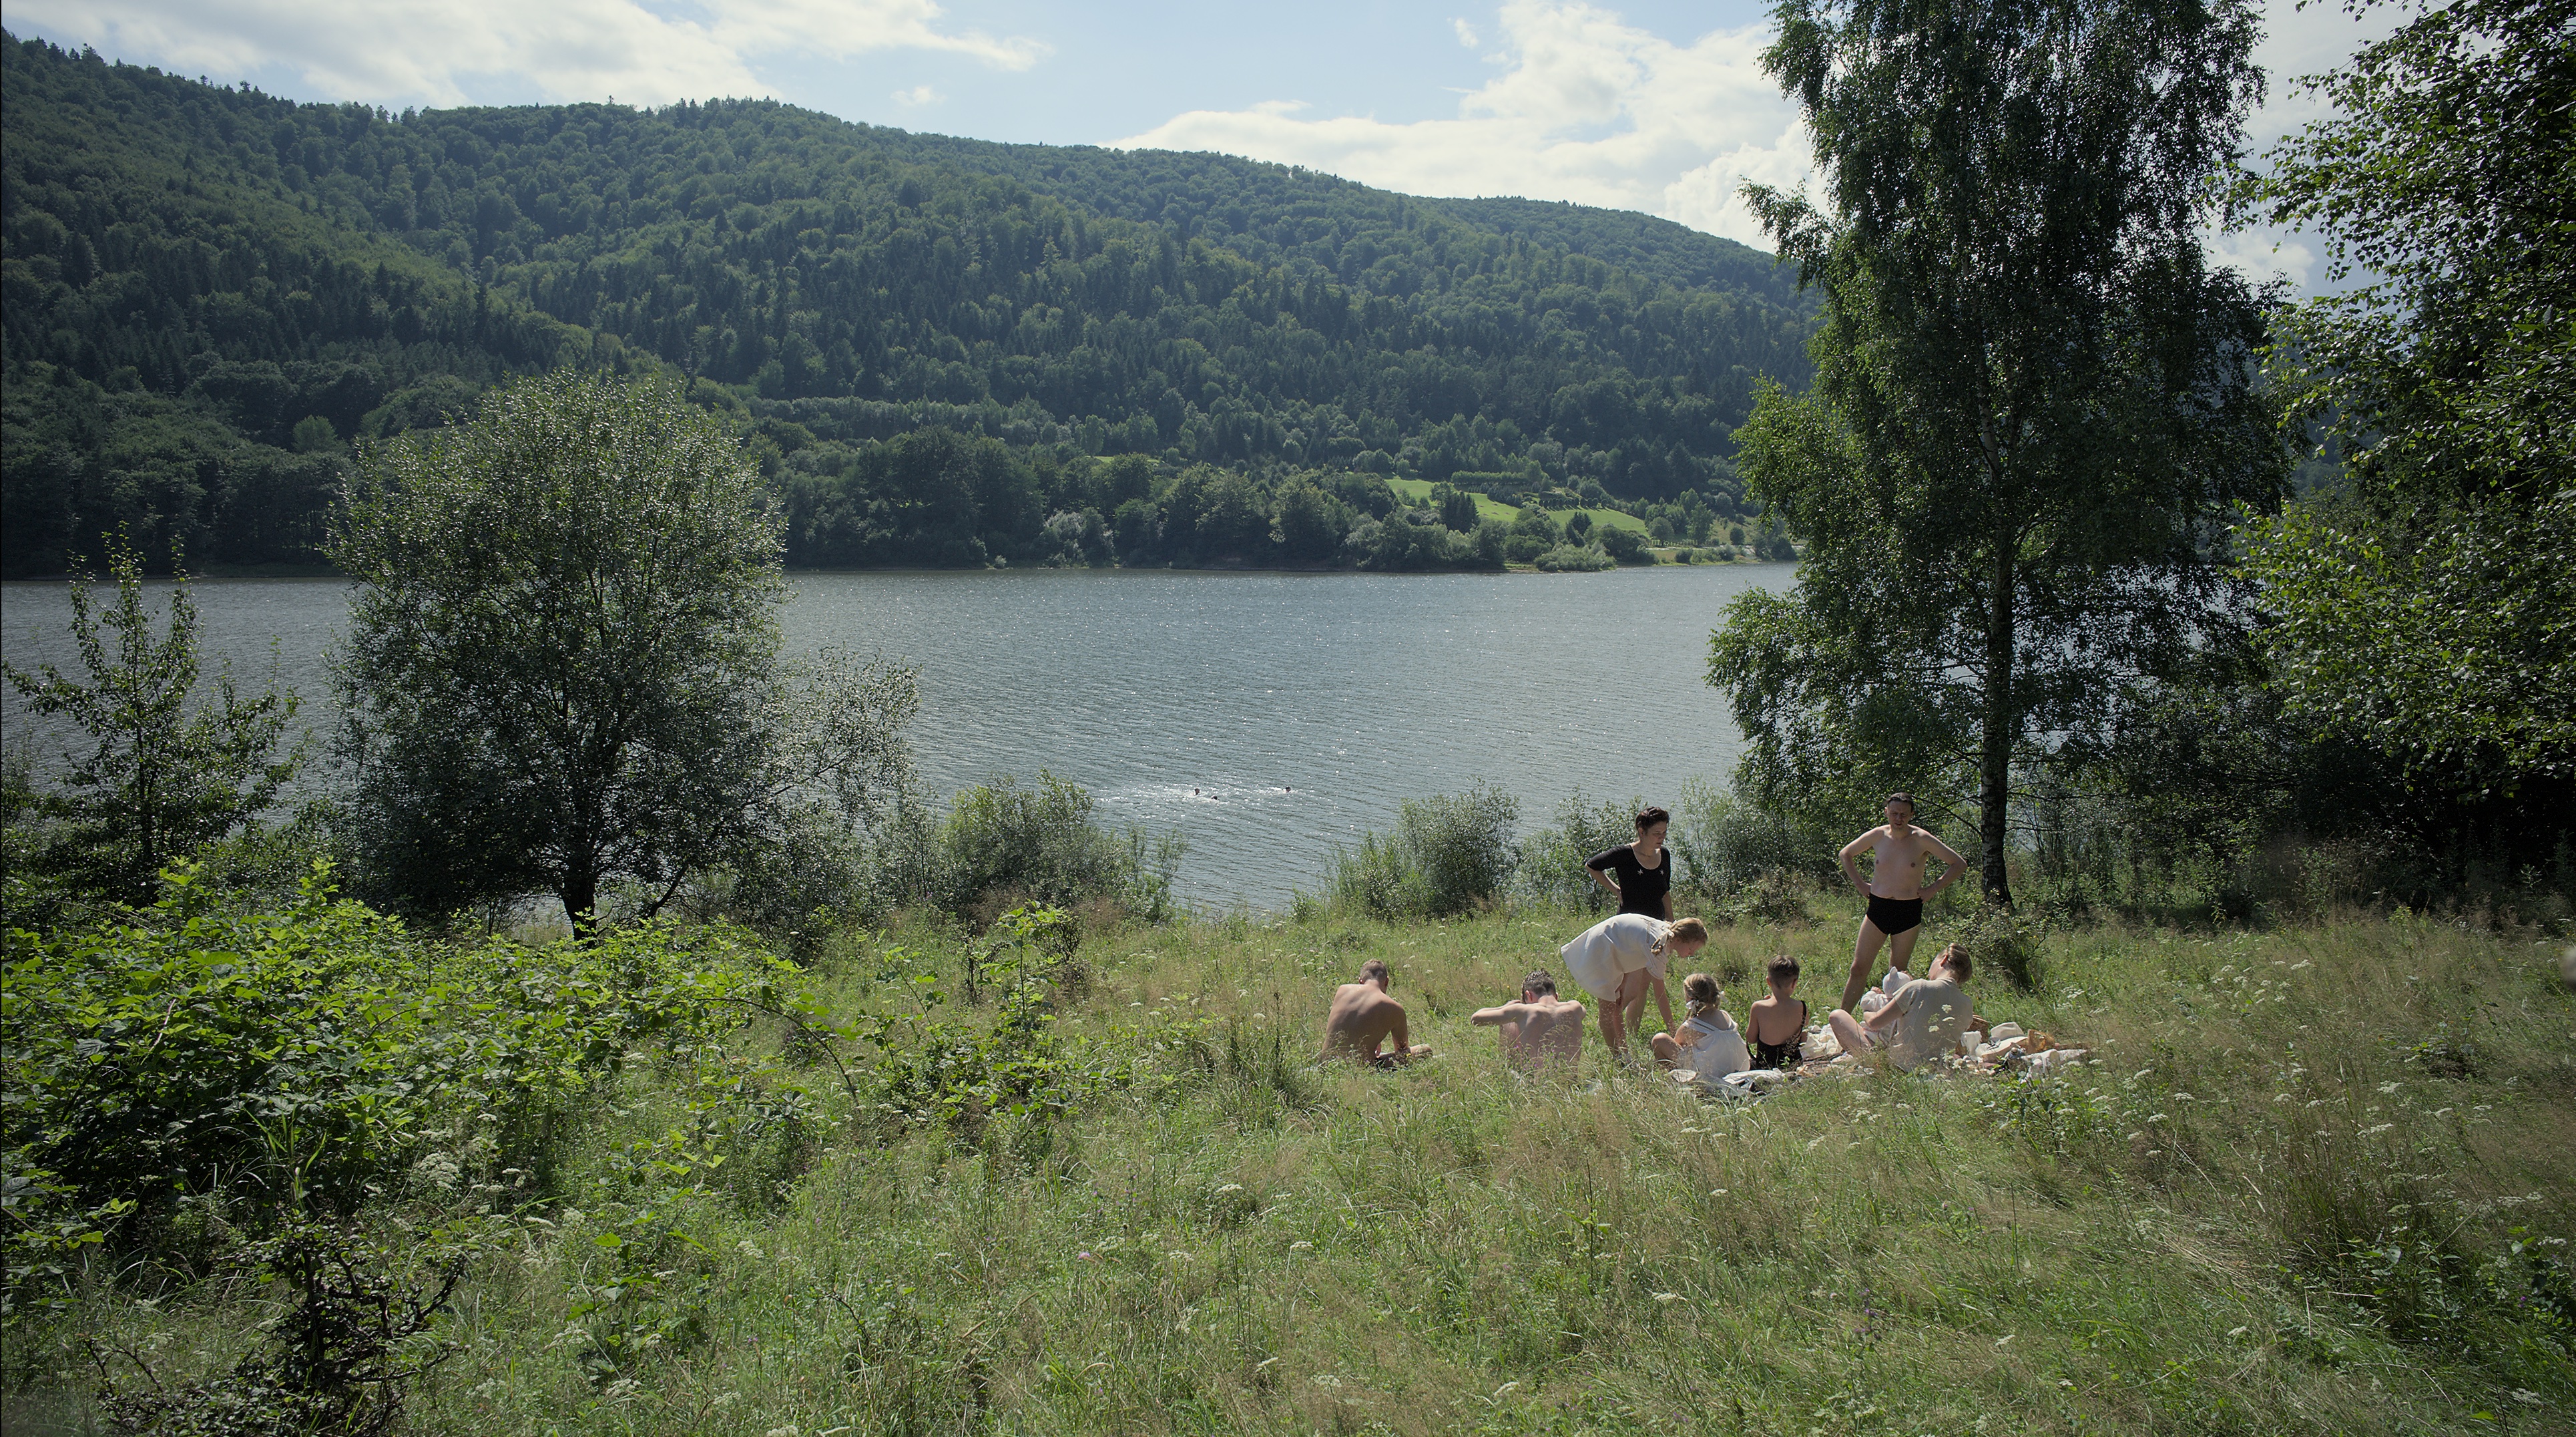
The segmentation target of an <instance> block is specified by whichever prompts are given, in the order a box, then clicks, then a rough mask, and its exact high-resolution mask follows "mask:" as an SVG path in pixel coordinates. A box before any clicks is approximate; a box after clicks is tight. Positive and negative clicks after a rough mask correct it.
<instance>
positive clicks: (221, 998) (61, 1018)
mask: <svg viewBox="0 0 2576 1437" xmlns="http://www.w3.org/2000/svg"><path fill="white" fill-rule="evenodd" d="M791 971H792V970H788V969H786V968H785V966H784V965H783V964H782V963H781V962H780V961H779V960H777V959H774V958H770V957H767V956H765V955H761V954H758V953H755V952H752V951H750V950H748V949H747V948H745V947H744V946H743V945H742V944H741V943H740V942H739V941H738V940H737V938H736V936H735V935H734V934H733V933H731V932H729V931H727V930H723V929H708V930H683V929H679V928H675V927H672V926H670V925H652V926H647V927H641V928H634V929H628V930H625V931H623V932H619V933H616V934H613V935H609V936H606V937H604V938H600V939H597V940H594V941H589V942H583V943H578V944H562V945H557V946H554V947H550V948H541V949H531V948H527V947H525V946H523V945H520V944H516V943H512V942H510V941H508V940H506V939H497V938H496V939H492V940H489V941H487V942H485V943H483V944H481V945H480V946H478V947H475V948H472V949H469V950H465V951H462V952H449V953H446V954H445V955H443V956H441V955H440V954H439V953H438V952H437V950H435V949H432V948H431V947H429V946H428V945H426V944H422V943H418V942H416V941H414V940H413V939H412V938H411V937H410V936H409V935H408V934H407V933H406V932H405V930H404V929H403V927H402V925H401V924H400V923H399V922H397V921H396V920H394V919H392V918H388V917H386V916H384V915H382V914H379V913H376V912H374V911H372V910H370V909H368V908H366V907H364V906H363V905H361V904H357V903H353V902H348V901H345V900H341V899H339V898H337V897H335V896H334V895H333V893H332V891H331V889H330V884H329V874H328V871H327V870H324V869H317V870H316V871H315V872H314V873H312V874H310V875H308V877H307V880H306V883H305V887H304V890H303V892H302V894H301V895H300V897H299V898H298V900H297V901H296V902H295V903H293V904H290V905H287V906H286V907H285V908H284V909H283V910H282V911H279V912H271V913H233V912H225V911H217V910H212V909H211V908H210V907H209V906H208V904H207V900H206V898H205V895H204V894H203V893H202V891H201V890H200V889H198V888H197V886H196V885H195V884H194V883H193V881H192V875H190V874H188V873H185V872H182V873H179V874H177V875H176V876H175V877H174V880H173V882H172V883H171V884H170V891H169V892H168V894H167V895H166V896H165V897H164V898H163V900H162V902H161V904H160V905H159V906H158V907H156V908H154V909H152V910H149V911H147V912H145V913H143V914H141V915H139V916H138V918H137V920H136V921H133V922H128V923H118V924H107V925H100V926H95V927H91V928H86V929H74V930H69V931H66V932H63V933H61V934H57V935H54V936H50V937H39V936H37V935H35V934H30V933H26V932H24V931H14V932H12V933H11V934H10V935H9V943H8V956H7V971H6V983H5V986H0V1079H5V1084H4V1085H5V1089H6V1091H7V1094H8V1103H7V1105H6V1108H5V1112H4V1113H0V1163H5V1166H6V1171H5V1181H6V1183H7V1186H8V1192H9V1196H10V1214H11V1217H12V1219H13V1222H12V1224H11V1230H10V1232H9V1235H8V1241H9V1251H8V1260H9V1272H8V1277H9V1289H8V1296H9V1301H10V1303H11V1305H12V1306H15V1305H16V1304H18V1303H19V1302H22V1301H25V1300H29V1299H31V1298H34V1299H39V1300H42V1297H43V1293H42V1292H41V1291H40V1290H43V1291H59V1290H61V1289H63V1288H65V1287H67V1286H69V1285H71V1283H72V1281H73V1279H74V1276H75V1269H76V1268H77V1267H78V1266H79V1265H81V1264H82V1263H83V1262H84V1261H85V1260H87V1259H88V1258H90V1257H93V1256H102V1255H111V1253H112V1251H114V1252H122V1251H127V1250H134V1249H182V1250H183V1249H187V1248H189V1247H190V1246H191V1245H192V1244H194V1243H195V1242H196V1241H197V1238H198V1236H199V1235H201V1234H206V1233H208V1232H209V1231H210V1229H211V1228H213V1227H215V1226H219V1224H217V1223H216V1221H215V1215H216V1214H218V1213H221V1214H222V1215H223V1221H224V1223H228V1224H229V1225H231V1226H232V1227H235V1228H246V1229H250V1230H253V1231H256V1230H258V1229H260V1228H263V1227H266V1226H268V1225H270V1224H271V1223H274V1222H277V1221H281V1220H288V1219H295V1220H300V1219H302V1218H303V1217H305V1216H309V1215H324V1216H330V1215H346V1214H349V1213H352V1212H355V1211H356V1210H358V1209H359V1208H360V1207H361V1206H362V1205H364V1204H366V1203H367V1202H369V1201H371V1200H372V1199H373V1198H375V1197H376V1196H378V1195H380V1194H381V1193H383V1192H384V1191H386V1190H387V1189H388V1188H389V1187H392V1186H398V1185H400V1184H401V1183H402V1182H403V1178H402V1177H401V1175H402V1174H409V1175H410V1177H411V1178H412V1179H413V1180H416V1181H415V1184H414V1185H415V1186H420V1187H423V1188H435V1189H438V1190H441V1191H456V1190H459V1189H462V1188H468V1187H470V1186H471V1185H477V1184H479V1185H482V1186H483V1188H484V1190H486V1191H495V1192H497V1191H502V1190H509V1189H526V1190H530V1193H529V1195H531V1196H535V1195H541V1194H543V1193H544V1192H546V1191H547V1190H548V1186H549V1184H550V1183H551V1181H552V1173H553V1168H554V1165H555V1162H556V1153H557V1149H558V1148H559V1147H560V1145H561V1144H563V1143H564V1142H565V1141H567V1140H568V1139H569V1138H570V1137H572V1136H573V1135H574V1134H576V1133H577V1132H579V1131H580V1129H581V1128H582V1126H583V1124H582V1122H581V1121H580V1119H581V1118H582V1116H583V1111H582V1110H583V1109H584V1108H585V1107H586V1106H587V1105H589V1104H592V1103H594V1102H596V1101H597V1099H598V1097H599V1094H600V1092H601V1091H602V1089H603V1087H604V1084H605V1082H606V1081H607V1080H608V1079H609V1078H610V1077H612V1076H613V1075H614V1074H615V1073H617V1072H618V1071H619V1070H621V1069H622V1068H623V1067H624V1066H625V1065H626V1064H627V1063H628V1062H629V1061H631V1060H633V1059H635V1058H637V1057H638V1056H639V1055H641V1054H644V1053H648V1052H652V1051H654V1050H657V1049H658V1050H659V1052H660V1054H661V1055H662V1056H663V1057H664V1058H665V1059H666V1060H667V1063H668V1064H670V1065H674V1066H676V1068H677V1070H678V1071H679V1072H681V1073H684V1074H688V1075H691V1078H692V1081H693V1082H694V1083H695V1084H696V1085H697V1086H700V1087H703V1088H706V1089H709V1090H710V1091H715V1090H722V1091H724V1092H729V1093H732V1092H742V1091H746V1087H745V1077H744V1075H743V1074H742V1073H741V1072H739V1071H737V1065H736V1064H735V1063H734V1062H733V1061H732V1060H731V1059H729V1058H728V1057H727V1055H726V1053H725V1048H724V1044H723V1043H722V1042H720V1041H719V1039H721V1038H722V1037H723V1035H725V1034H727V1033H729V1032H730V1031H732V1030H733V1029H736V1028H739V1027H741V1026H742V1025H743V1024H744V1023H745V1022H747V1021H750V1020H751V1019H753V1018H755V1017H757V1016H758V1015H759V1013H760V1012H761V1011H763V1010H764V1008H766V1009H775V1008H777V1006H778V1000H777V998H776V993H777V990H778V984H779V982H780V981H781V980H782V979H783V978H784V977H786V976H787V975H788V974H789V973H790V972H791ZM442 1123H444V1126H441V1124H442ZM496 1183H497V1184H499V1186H493V1184H496Z"/></svg>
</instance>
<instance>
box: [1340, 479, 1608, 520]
mask: <svg viewBox="0 0 2576 1437" xmlns="http://www.w3.org/2000/svg"><path fill="white" fill-rule="evenodd" d="M1386 482H1387V483H1388V484H1389V485H1392V486H1393V487H1394V489H1395V492H1396V493H1397V494H1398V495H1400V496H1402V497H1403V499H1404V502H1406V503H1408V504H1427V503H1429V502H1430V501H1431V491H1432V489H1433V488H1434V487H1436V486H1435V485H1434V484H1433V483H1432V482H1431V481H1430V480H1428V479H1397V478H1390V479H1388V480H1387V481H1386ZM1468 495H1469V497H1470V498H1473V499H1474V500H1475V501H1476V518H1477V521H1478V522H1480V523H1481V522H1483V521H1484V520H1487V519H1492V520H1495V521H1497V522H1500V523H1504V524H1508V523H1510V522H1512V521H1513V520H1514V519H1517V518H1519V517H1520V512H1521V511H1520V510H1519V509H1518V508H1517V507H1515V506H1513V505H1510V504H1505V503H1503V502H1501V501H1500V500H1497V499H1495V498H1494V497H1493V496H1491V495H1489V494H1486V493H1484V492H1483V491H1481V490H1469V491H1468ZM1577 514H1589V515H1591V516H1592V523H1593V526H1594V527H1595V528H1601V527H1608V528H1612V529H1634V530H1636V531H1637V532H1638V533H1640V534H1643V533H1645V532H1646V521H1645V520H1643V519H1640V518H1638V517H1637V516H1636V515H1634V514H1631V513H1629V512H1628V511H1627V510H1625V509H1557V510H1551V511H1550V514H1549V517H1551V518H1554V519H1555V520H1556V522H1557V523H1559V524H1563V523H1564V522H1565V521H1566V520H1568V519H1571V518H1573V517H1574V516H1575V515H1577Z"/></svg>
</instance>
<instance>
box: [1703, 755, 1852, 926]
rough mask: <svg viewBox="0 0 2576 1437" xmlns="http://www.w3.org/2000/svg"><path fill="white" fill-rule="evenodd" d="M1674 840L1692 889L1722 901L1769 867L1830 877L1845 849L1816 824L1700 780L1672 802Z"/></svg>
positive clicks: (1784, 872) (1794, 873) (1805, 874)
mask: <svg viewBox="0 0 2576 1437" xmlns="http://www.w3.org/2000/svg"><path fill="white" fill-rule="evenodd" d="M1672 845H1673V847H1674V848H1675V849H1677V850H1679V851H1680V853H1681V856H1682V867H1683V871H1684V873H1685V875H1686V878H1685V881H1686V882H1687V883H1688V885H1689V886H1690V888H1691V890H1692V891H1693V892H1696V893H1698V894H1700V895H1701V896H1703V897H1706V898H1710V899H1713V900H1717V901H1718V902H1720V903H1721V904H1722V903H1724V902H1725V901H1726V900H1728V899H1730V898H1732V897H1733V896H1734V894H1735V891H1736V890H1737V889H1738V888H1740V887H1742V886H1743V885H1745V884H1746V883H1749V882H1751V881H1752V880H1753V879H1754V878H1756V877H1758V876H1760V875H1761V874H1764V873H1768V872H1778V873H1781V874H1784V875H1790V876H1794V877H1801V878H1814V879H1830V878H1831V877H1832V876H1833V875H1834V872H1835V867H1836V864H1835V855H1836V854H1838V853H1839V852H1841V850H1842V841H1841V840H1840V839H1838V838H1836V837H1834V836H1833V835H1832V834H1830V833H1827V832H1825V831H1824V830H1823V829H1821V828H1817V827H1815V826H1814V825H1813V824H1809V823H1806V822H1803V821H1801V820H1799V819H1797V818H1794V817H1792V816H1790V815H1788V814H1784V813H1781V812H1779V811H1777V810H1775V809H1770V808H1766V807H1764V806H1762V805H1761V804H1758V803H1755V802H1753V801H1752V800H1750V799H1746V798H1741V797H1738V796H1737V795H1735V794H1733V793H1731V792H1728V791H1727V790H1725V789H1721V788H1717V787H1714V786H1712V785H1710V784H1706V783H1700V782H1693V783H1691V784H1688V785H1686V786H1685V787H1684V788H1683V789H1682V796H1681V801H1680V802H1679V803H1677V804H1675V805H1674V816H1673V831H1672Z"/></svg>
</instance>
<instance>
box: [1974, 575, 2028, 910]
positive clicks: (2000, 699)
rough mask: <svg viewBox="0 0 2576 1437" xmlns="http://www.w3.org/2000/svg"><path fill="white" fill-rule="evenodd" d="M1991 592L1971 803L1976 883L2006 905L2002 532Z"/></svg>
mask: <svg viewBox="0 0 2576 1437" xmlns="http://www.w3.org/2000/svg"><path fill="white" fill-rule="evenodd" d="M1994 586H1995V588H1994V594H1993V595H1992V597H1991V600H1990V602H1989V603H1988V604H1987V606H1986V713H1985V732H1984V733H1983V734H1982V735H1981V736H1980V752H1979V754H1978V759H1979V767H1980V768H1981V769H1982V770H1983V772H1982V774H1981V775H1980V776H1981V778H1982V780H1983V788H1984V792H1983V793H1982V794H1981V795H1979V797H1978V801H1977V810H1978V811H1977V847H1978V849H1979V850H1980V851H1979V853H1978V856H1977V863H1978V868H1979V870H1980V871H1979V875H1978V876H1979V879H1980V881H1982V882H1983V884H1984V885H1985V890H1986V898H1987V901H1989V902H1991V903H1994V904H1996V905H1998V906H2000V907H2004V908H2010V907H2011V906H2012V884H2011V880H2010V878H2009V877H2008V876H2007V875H2006V873H2005V869H2004V860H2005V856H2006V851H2007V850H2006V841H2007V839H2008V837H2009V830H2008V829H2007V828H2006V827H2005V826H2004V820H2005V817H2006V812H2005V806H2006V804H2007V803H2008V802H2009V801H2010V798H2009V796H2010V794H2011V792H2012V756H2013V736H2014V730H2015V729H2017V728H2018V727H2020V725H2019V724H2017V723H2016V722H2014V709H2013V542H2012V536H2011V535H2010V534H2009V533H2007V534H2003V535H1999V536H1997V538H1996V542H1995V571H1994Z"/></svg>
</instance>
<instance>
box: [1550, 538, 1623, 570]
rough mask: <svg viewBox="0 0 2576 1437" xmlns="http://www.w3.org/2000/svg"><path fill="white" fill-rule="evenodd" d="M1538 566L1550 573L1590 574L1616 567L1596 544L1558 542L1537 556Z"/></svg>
mask: <svg viewBox="0 0 2576 1437" xmlns="http://www.w3.org/2000/svg"><path fill="white" fill-rule="evenodd" d="M1538 566H1539V567H1540V568H1542V569H1544V570H1546V571H1547V572H1549V573H1551V574H1556V573H1572V574H1592V573H1598V572H1600V571H1601V570H1603V569H1608V568H1613V567H1616V566H1615V565H1614V564H1613V562H1612V560H1611V558H1610V556H1609V555H1608V554H1607V553H1605V552H1603V551H1602V549H1601V546H1600V545H1598V544H1559V545H1557V546H1556V547H1555V548H1553V549H1550V550H1548V551H1547V552H1546V553H1544V554H1541V555H1539V556H1538Z"/></svg>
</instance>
